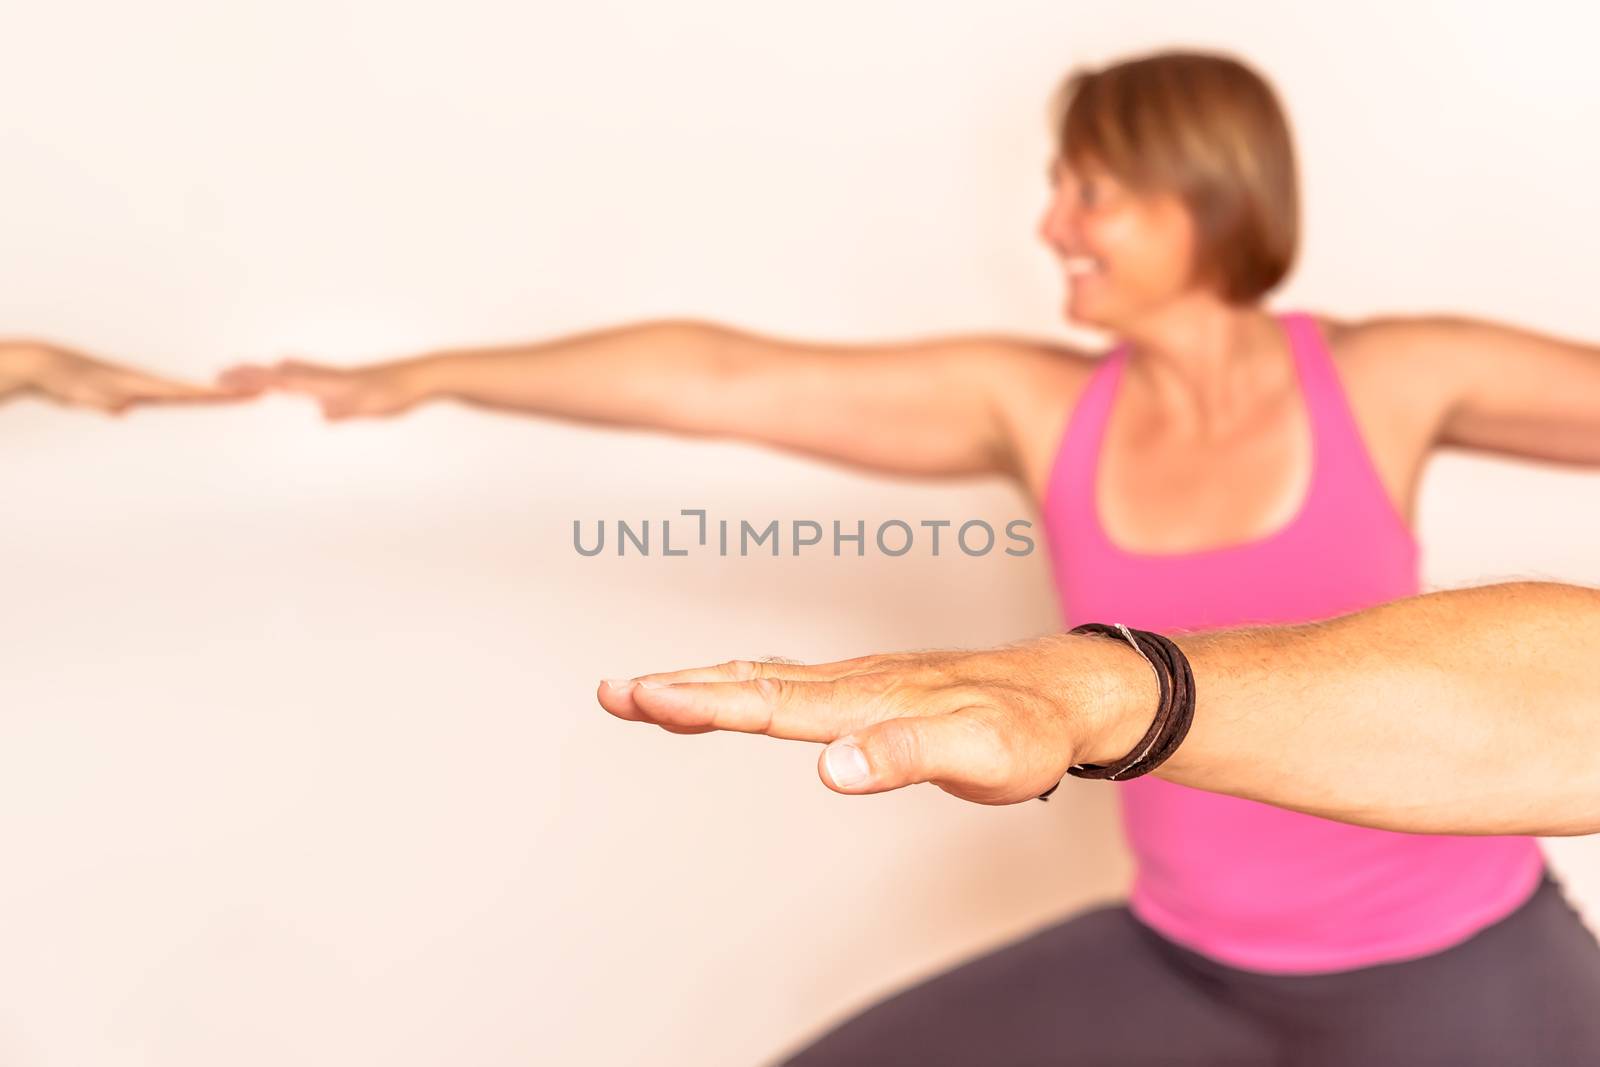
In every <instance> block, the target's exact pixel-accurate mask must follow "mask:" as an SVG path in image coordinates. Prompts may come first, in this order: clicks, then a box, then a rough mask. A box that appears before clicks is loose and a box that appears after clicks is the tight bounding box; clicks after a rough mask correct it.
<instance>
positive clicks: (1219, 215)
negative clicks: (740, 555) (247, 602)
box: [231, 53, 1600, 1067]
mask: <svg viewBox="0 0 1600 1067" xmlns="http://www.w3.org/2000/svg"><path fill="white" fill-rule="evenodd" d="M1060 103H1061V105H1062V106H1061V107H1060V109H1059V116H1058V117H1059V123H1058V126H1057V130H1056V134H1057V151H1056V156H1057V158H1056V162H1055V165H1054V167H1053V168H1052V171H1051V183H1052V197H1051V201H1050V205H1049V209H1048V211H1047V212H1046V214H1045V216H1044V218H1043V220H1042V224H1041V227H1040V233H1041V236H1042V237H1043V238H1044V240H1045V242H1046V243H1047V245H1048V246H1049V247H1050V248H1051V249H1052V250H1053V251H1055V252H1056V253H1057V254H1058V255H1059V256H1060V257H1061V259H1062V261H1063V263H1064V265H1065V267H1066V269H1067V272H1068V274H1069V275H1070V276H1071V295H1070V301H1069V306H1068V308H1067V314H1068V317H1069V318H1071V319H1073V320H1075V321H1077V322H1079V323H1082V324H1086V325H1089V326H1093V327H1098V328H1100V329H1102V330H1104V331H1106V332H1108V333H1110V334H1112V335H1115V336H1117V337H1119V338H1121V343H1120V344H1118V345H1117V346H1116V347H1115V348H1114V349H1113V350H1112V351H1111V352H1110V353H1109V354H1108V355H1106V356H1103V357H1096V356H1092V355H1088V354H1085V353H1080V352H1077V351H1074V350H1073V349H1072V348H1070V347H1068V346H1065V345H1061V344H1056V343H1051V342H1044V341H1028V340H1020V339H1012V338H1001V337H993V336H970V337H954V338H944V339H939V340H934V341H925V342H918V343H912V344H899V345H856V346H847V345H830V344H814V343H813V344H808V343H802V342H797V341H788V340H776V339H772V338H768V337H762V336H758V335H756V334H753V333H749V332H747V331H742V330H737V329H732V328H729V327H725V326H719V325H716V324H711V323H705V322H692V321H677V320H674V321H662V322H651V323H645V324H641V325H637V326H632V327H626V328H619V329H614V330H609V331H600V332H597V333H592V334H587V335H584V336H581V337H575V338H567V339H560V340H556V341H550V342H545V343H541V344H538V345H532V346H527V347H523V348H510V349H497V350H476V351H471V350H468V351H460V352H445V353H435V354H429V355H427V356H423V357H418V358H414V359H409V360H401V361H395V362H390V363H383V364H377V365H373V366H369V367H361V368H333V367H326V366H317V365H313V364H304V363H290V364H283V365H279V366H277V367H273V368H259V367H247V368H238V369H236V370H235V371H234V372H232V378H231V381H232V383H233V384H235V385H237V386H239V387H241V388H245V387H248V388H257V387H262V386H272V387H277V388H283V389H289V390H295V391H301V392H305V393H309V394H312V395H314V396H315V397H317V398H318V399H319V400H320V401H321V403H322V404H323V406H324V408H325V410H326V411H327V413H328V414H330V415H334V416H349V415H370V414H380V413H391V412H395V411H398V410H402V409H405V408H408V407H410V406H413V405H415V404H417V403H420V402H422V401H424V400H428V399H431V398H436V397H451V398H456V399H461V400H465V401H468V402H471V403H479V404H484V405H488V406H493V407H497V408H507V407H510V408H520V409H523V410H526V411H530V412H536V413H547V414H556V415H562V416H567V417H573V418H581V419H588V420H593V421H598V422H604V423H609V424H622V425H631V426H655V427H663V428H670V429H673V430H675V431H679V432H689V433H705V434H713V435H717V436H721V437H735V438H741V439H745V440H750V441H759V442H763V443H767V444H771V445H775V446H779V447H783V448H787V449H792V450H795V451H800V452H804V453H807V454H811V455H817V456H823V457H827V458H829V459H833V460H838V461H843V462H847V463H852V464H855V465H858V466H860V467H863V468H868V469H872V470H880V471H891V472H898V473H918V474H949V475H965V474H973V473H979V472H1004V473H1007V474H1010V475H1013V476H1015V477H1016V478H1017V479H1018V480H1019V482H1021V483H1022V484H1023V485H1024V486H1025V487H1026V488H1027V490H1028V491H1029V492H1030V493H1031V494H1032V495H1033V496H1034V498H1035V499H1036V500H1038V501H1039V503H1040V506H1041V509H1042V512H1043V517H1044V522H1045V528H1046V538H1047V541H1048V544H1049V547H1050V549H1051V555H1052V559H1053V564H1054V574H1055V580H1056V583H1057V586H1058V589H1059V592H1060V597H1061V603H1062V610H1063V615H1064V616H1065V619H1066V621H1067V622H1068V623H1069V624H1075V623H1078V622H1081V621H1088V620H1094V621H1119V622H1124V623H1127V624H1130V625H1133V626H1137V627H1140V628H1144V629H1153V630H1165V631H1173V630H1188V629H1201V628H1206V627H1216V626H1227V625H1236V624H1245V623H1265V622H1289V621H1301V620H1310V619H1315V618H1320V617H1326V616H1330V615H1336V614H1340V613H1343V612H1347V611H1350V610H1352V609H1357V608H1361V607H1364V606H1367V605H1372V604H1376V603H1379V602H1382V601H1385V600H1389V599H1393V598H1396V597H1402V596H1406V595H1409V594H1412V593H1415V592H1417V586H1418V567H1417V545H1416V542H1415V540H1414V539H1413V537H1412V534H1411V532H1410V530H1409V528H1408V520H1407V516H1408V515H1409V514H1410V510H1411V504H1412V497H1413V494H1414V489H1415V485H1416V481H1417V478H1418V474H1419V471H1420V469H1421V467H1422V464H1423V463H1424V461H1425V459H1426V457H1427V456H1428V454H1429V452H1430V451H1431V450H1432V449H1433V448H1435V447H1437V446H1439V445H1443V444H1452V445H1456V446H1461V447H1468V448H1478V449H1484V450H1489V451H1495V452H1502V453H1509V454H1515V455H1520V456H1525V457H1531V458H1542V459H1548V460H1557V461H1566V462H1586V463H1600V350H1597V349H1595V348H1592V347H1587V346H1583V345H1579V344H1573V343H1567V342H1562V341H1558V340H1556V339H1553V338H1549V337H1545V336H1541V335H1537V334H1533V333H1529V332H1525V331H1522V330H1517V329H1513V328H1510V327H1502V326H1497V325H1493V324H1489V323H1484V322H1474V321H1466V320H1459V319H1442V318H1412V319H1392V320H1380V321H1369V322H1364V323H1359V324H1349V325H1344V324H1337V323H1332V322H1327V321H1322V320H1319V319H1316V318H1314V317H1312V316H1309V315H1305V314H1270V313H1268V312H1267V311H1265V310H1263V308H1262V307H1261V301H1262V300H1263V298H1264V297H1265V296H1266V295H1267V294H1268V293H1269V292H1270V291H1271V290H1272V289H1273V288H1274V287H1275V286H1277V284H1278V283H1279V282H1280V281H1281V280H1282V279H1283V278H1284V276H1285V275H1286V274H1287V272H1288V270H1289V268H1290V266H1291V264H1292V261H1293V258H1294V255H1295V251H1296V246H1297V237H1298V189H1297V179H1296V168H1295V163H1294V154H1293V151H1292V146H1291V141H1290V136H1289V131H1288V126H1287V123H1286V121H1285V119H1284V116H1283V114H1282V112H1281V109H1280V108H1279V105H1278V103H1277V100H1276V99H1275V96H1274V94H1273V92H1272V90H1271V89H1270V87H1269V86H1268V85H1267V84H1266V83H1265V82H1264V81H1263V80H1262V79H1261V78H1260V77H1259V76H1258V75H1256V74H1255V73H1254V72H1253V71H1251V70H1249V69H1248V68H1247V67H1245V66H1243V65H1241V64H1239V63H1237V62H1235V61H1233V60H1230V59H1227V58H1223V57H1217V56H1208V55H1196V54H1178V53H1169V54H1162V55H1156V56H1151V57H1146V58H1143V59H1138V60H1133V61H1129V62H1124V63H1119V64H1115V65H1113V66H1110V67H1107V68H1104V69H1102V70H1099V71H1092V72H1082V73H1079V74H1077V75H1075V76H1074V77H1073V78H1071V79H1069V81H1068V82H1067V84H1066V85H1065V86H1064V91H1063V94H1062V97H1061V101H1060ZM1394 713H1395V714H1404V713H1405V709H1403V708H1396V709H1394ZM1117 788H1119V789H1120V791H1121V799H1122V804H1123V811H1124V818H1125V823H1126V829H1127V834H1128V838H1129V841H1130V843H1131V845H1132V848H1133V852H1134V855H1135V858H1136V860H1137V874H1136V879H1135V883H1134V887H1133V893H1132V898H1131V901H1130V903H1129V905H1128V907H1126V908H1112V909H1105V910H1102V911H1097V912H1094V913H1091V914H1089V915H1085V916H1080V917H1078V918H1075V919H1072V920H1069V921H1067V922H1065V923H1063V924H1061V925H1059V926H1056V927H1052V928H1051V929H1049V930H1046V931H1044V932H1042V933H1040V934H1037V935H1034V936H1033V937H1030V938H1027V939H1025V940H1023V941H1021V942H1019V943H1017V944H1015V945H1012V946H1008V947H1006V948H1004V949H1001V950H999V951H997V952H995V953H993V954H991V955H989V956H986V957H984V958H982V959H980V960H977V961H974V962H973V963H970V964H967V965H965V966H963V967H960V968H958V969H956V970H955V971H952V972H950V973H948V974H945V975H942V976H939V977H937V978H935V979H932V980H930V981H928V982H925V983H923V984H921V985H919V986H917V987H915V988H913V989H910V990H907V991H905V992H903V993H901V994H899V995H897V996H895V997H894V998H892V999H890V1000H888V1001H886V1002H884V1003H883V1004H880V1005H878V1006H877V1007H875V1008H873V1009H872V1010H870V1011H868V1012H866V1013H864V1014H863V1015H861V1016H859V1017H857V1018H855V1019H853V1020H851V1021H850V1022H848V1023H846V1024H844V1025H843V1026H841V1027H839V1028H838V1029H836V1030H834V1031H833V1032H832V1033H830V1034H828V1035H827V1036H826V1037H824V1038H822V1039H821V1040H820V1041H818V1042H816V1043H815V1044H813V1045H811V1046H810V1047H808V1048H807V1049H806V1050H805V1051H803V1052H801V1053H799V1054H798V1055H797V1056H796V1057H795V1058H794V1059H793V1060H792V1061H790V1062H791V1063H793V1064H796V1065H806V1067H810V1065H823V1064H829V1065H841V1064H879V1065H881V1064H918V1065H924V1067H926V1065H934V1064H984V1065H997V1067H1000V1065H1004V1067H1016V1065H1025V1064H1029V1065H1031V1064H1040V1065H1044V1064H1212V1063H1219V1064H1220V1063H1227V1064H1258V1063H1259V1064H1336V1063H1337V1064H1352V1065H1353V1064H1362V1065H1373V1064H1388V1063H1393V1064H1432V1063H1440V1064H1444V1063H1448V1064H1452V1065H1461V1064H1478V1063H1483V1064H1523V1063H1527V1064H1535V1063H1537V1064H1546V1065H1547V1064H1567V1063H1571V1064H1578V1063H1585V1064H1595V1063H1600V1010H1597V1009H1600V950H1597V948H1596V946H1595V943H1594V940H1593V938H1592V937H1590V935H1589V934H1588V933H1587V932H1586V931H1585V930H1584V928H1583V926H1582V924H1581V923H1579V922H1578V920H1577V918H1576V917H1575V916H1574V915H1573V913H1572V912H1571V910H1570V909H1568V908H1567V907H1566V906H1565V904H1564V903H1563V902H1562V901H1561V898H1560V894H1559V893H1558V892H1557V891H1556V890H1555V888H1554V887H1553V886H1552V885H1551V883H1550V882H1549V881H1548V880H1547V879H1546V877H1545V875H1544V865H1543V861H1542V858H1541V855H1540V852H1539V848H1538V846H1537V844H1536V843H1535V842H1534V841H1532V840H1530V839H1526V838H1483V837H1479V838H1465V837H1463V838H1445V837H1428V836H1419V835H1405V834H1397V833H1390V832H1385V831H1378V830H1370V829H1361V828H1356V827H1351V826H1345V825H1338V824H1334V823H1331V822H1326V821H1322V820H1319V819H1316V818H1313V817H1310V816H1306V815H1300V814H1295V813H1291V812H1287V811H1282V810H1277V809H1273V808H1268V807H1265V806H1262V805H1259V804H1255V803H1251V802H1248V801H1242V800H1236V799H1230V798H1225V797H1221V796H1217V795H1212V794H1206V793H1201V792H1197V791H1193V790H1190V789H1186V788H1184V787H1181V786H1177V785H1173V784H1171V783H1167V782H1163V781H1159V780H1153V779H1142V780H1140V781H1136V782H1129V783H1126V784H1124V785H1122V786H1119V787H1117ZM1014 873H1015V874H1016V875H1018V876H1020V875H1021V874H1022V873H1024V872H1014Z"/></svg>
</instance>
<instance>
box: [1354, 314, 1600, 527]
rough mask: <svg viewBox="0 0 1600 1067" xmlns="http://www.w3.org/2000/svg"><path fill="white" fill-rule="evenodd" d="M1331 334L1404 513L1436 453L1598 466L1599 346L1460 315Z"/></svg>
mask: <svg viewBox="0 0 1600 1067" xmlns="http://www.w3.org/2000/svg"><path fill="white" fill-rule="evenodd" d="M1324 329H1325V330H1326V332H1327V335H1328V338H1329V341H1330V344H1331V345H1332V347H1333V350H1334V352H1335V356H1336V358H1337V360H1338V364H1339V371H1340V374H1341V376H1342V377H1343V380H1344V384H1345V386H1346V388H1347V389H1348V390H1349V391H1350V394H1351V398H1352V400H1353V401H1354V407H1355V409H1356V414H1357V417H1358V420H1359V422H1360V424H1361V430H1362V435H1363V436H1364V437H1365V439H1366V441H1367V443H1368V445H1369V446H1370V448H1371V450H1372V455H1373V459H1374V460H1375V462H1376V463H1377V465H1378V468H1379V474H1380V476H1381V477H1382V479H1383V481H1384V483H1385V486H1386V488H1387V489H1388V492H1389V495H1390V498H1391V499H1392V500H1393V501H1394V502H1395V504H1396V507H1397V508H1398V509H1399V511H1400V512H1401V513H1402V514H1404V515H1407V516H1409V515H1410V514H1411V512H1412V508H1413V503H1414V500H1415V495H1416V488H1417V483H1418V481H1419V479H1420V476H1421V471H1422V468H1423V465H1424V464H1425V463H1426V461H1427V458H1428V456H1429V455H1430V454H1431V453H1432V452H1433V450H1434V449H1436V448H1461V449H1468V450H1473V451H1481V452H1489V453H1493V454H1497V455H1504V456H1513V457H1518V458H1523V459H1531V460H1536V461H1542V462H1548V463H1560V464H1567V465H1573V466H1579V467H1595V466H1600V346H1596V345H1591V344H1586V343H1582V342H1577V341H1572V340H1567V339H1562V338H1557V337H1552V336H1550V335H1547V334H1543V333H1537V332H1534V331H1530V330H1524V329H1521V328H1518V327H1514V326H1504V325H1500V324H1498V323H1492V322H1483V321H1478V320H1473V319H1466V318H1460V317H1453V316H1410V317H1403V318H1385V319H1372V320H1369V321H1366V322H1360V323H1351V324H1341V323H1324Z"/></svg>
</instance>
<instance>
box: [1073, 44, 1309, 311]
mask: <svg viewBox="0 0 1600 1067" xmlns="http://www.w3.org/2000/svg"><path fill="white" fill-rule="evenodd" d="M1053 118H1054V124H1055V129H1056V143H1057V153H1058V155H1059V156H1060V157H1061V158H1062V159H1063V160H1064V161H1065V162H1067V163H1069V164H1072V165H1074V166H1077V165H1082V164H1083V163H1085V162H1093V163H1098V164H1099V165H1100V166H1103V167H1105V168H1106V169H1107V170H1109V171H1110V172H1111V174H1112V175H1113V176H1114V177H1116V178H1117V180H1118V181H1121V182H1124V183H1126V184H1127V185H1129V186H1130V187H1131V188H1133V189H1135V190H1137V191H1141V192H1168V193H1174V194H1176V195H1177V196H1178V197H1180V198H1181V199H1182V200H1183V202H1184V203H1185V204H1186V205H1187V207H1188V209H1189V213H1190V215H1191V216H1192V217H1193V218H1194V222H1195V229H1196V233H1197V241H1196V250H1195V270H1196V276H1197V278H1199V279H1200V280H1202V281H1204V282H1206V283H1209V284H1211V285H1214V286H1215V287H1216V288H1217V291H1218V292H1219V293H1220V295H1221V296H1222V297H1223V298H1224V299H1226V300H1228V301H1230V302H1232V303H1237V304H1245V303H1250V302H1252V301H1255V300H1257V299H1259V298H1260V297H1262V296H1264V295H1265V294H1266V293H1267V292H1269V291H1270V290H1271V289H1272V288H1273V287H1274V286H1276V285H1277V284H1278V283H1279V282H1281V281H1283V279H1284V277H1285V276H1286V275H1287V274H1288V273H1289V268H1290V267H1291V266H1292V265H1293V263H1294V257H1295V251H1296V249H1297V247H1298V245H1299V239H1300V193H1299V188H1298V185H1299V182H1298V178H1297V176H1296V167H1295V157H1294V144H1293V140H1292V138H1291V137H1290V134H1289V123H1288V120H1287V118H1286V117H1285V116H1284V112H1283V108H1282V107H1281V106H1280V105H1279V103H1278V98H1277V94H1275V93H1274V92H1273V90H1272V87H1271V86H1270V85H1268V84H1267V81H1266V79H1265V78H1263V77H1262V76H1261V75H1259V74H1257V73H1256V72H1255V71H1254V70H1251V69H1250V68H1249V67H1247V66H1245V65H1244V64H1243V63H1241V62H1239V61H1238V60H1236V59H1231V58H1229V57H1227V56H1220V55H1208V54H1204V53H1197V52H1161V53H1157V54H1154V55H1149V56H1142V57H1138V58H1135V59H1130V60H1125V61H1123V62H1121V63H1116V64H1113V65H1111V66H1108V67H1103V68H1101V69H1099V70H1082V69H1081V70H1075V71H1073V72H1072V73H1071V74H1069V75H1068V76H1067V79H1066V81H1065V82H1063V83H1062V86H1061V88H1060V90H1059V91H1058V93H1057V95H1056V100H1055V106H1054V108H1053Z"/></svg>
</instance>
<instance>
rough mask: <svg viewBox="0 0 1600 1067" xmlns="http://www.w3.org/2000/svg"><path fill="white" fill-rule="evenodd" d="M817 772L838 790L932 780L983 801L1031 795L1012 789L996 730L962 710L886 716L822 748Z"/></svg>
mask: <svg viewBox="0 0 1600 1067" xmlns="http://www.w3.org/2000/svg"><path fill="white" fill-rule="evenodd" d="M817 773H818V775H819V776H820V777H821V778H822V781H823V784H825V785H826V786H828V788H830V789H832V790H834V791H835V792H839V793H850V794H863V793H883V792H887V791H889V790H891V789H902V788H904V787H905V786H908V785H917V784H919V783H922V782H933V783H935V784H936V785H938V786H940V787H941V788H943V789H944V790H946V791H947V792H950V793H954V794H955V795H956V796H959V797H961V798H963V799H965V800H973V801H977V802H979V803H986V804H1000V803H1009V802H1011V801H1013V800H1023V799H1027V797H1028V796H1029V795H1031V794H1027V793H1026V792H1025V791H1022V792H1019V791H1018V790H1017V789H1015V788H1014V787H1013V785H1012V782H1011V778H1012V777H1013V774H1012V767H1011V761H1010V759H1009V758H1008V754H1007V750H1006V746H1005V745H1004V744H1003V743H1002V740H1001V737H1000V734H999V733H998V732H997V731H996V730H994V729H993V728H991V727H990V725H989V724H988V722H987V721H986V720H985V719H983V718H982V717H980V716H975V715H971V714H968V713H966V712H963V711H955V712H951V713H949V714H944V715H923V716H917V717H914V718H899V719H890V720H888V721H887V722H881V723H877V724H876V725H873V726H868V727H865V728H863V729H860V730H856V731H855V732H854V733H851V734H849V735H847V736H845V737H841V738H839V739H838V740H837V741H834V742H833V743H832V744H831V745H829V746H828V747H827V748H825V749H823V752H822V756H821V757H820V758H819V760H818V763H817Z"/></svg>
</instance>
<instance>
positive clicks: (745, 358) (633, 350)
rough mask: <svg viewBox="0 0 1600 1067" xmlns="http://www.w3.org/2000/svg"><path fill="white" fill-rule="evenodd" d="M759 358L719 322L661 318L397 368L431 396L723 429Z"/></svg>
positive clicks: (607, 419) (443, 355) (623, 421)
mask: <svg viewBox="0 0 1600 1067" xmlns="http://www.w3.org/2000/svg"><path fill="white" fill-rule="evenodd" d="M753 361H754V359H753V356H752V353H751V351H750V349H749V348H748V347H744V348H738V347H735V346H731V345H729V344H728V343H726V332H725V331H724V330H723V329H722V328H721V327H717V326H714V325H711V324H705V323H696V322H686V321H656V322H646V323H640V324H637V325H631V326H621V327H615V328H611V329H605V330H597V331H593V332H589V333H583V334H577V335H573V336H569V337H563V338H558V339H555V340H551V341H547V342H543V343H539V344H530V345H512V346H503V347H493V348H476V349H459V350H452V351H444V352H438V353H433V354H430V355H426V356H422V357H419V358H417V359H414V360H408V361H404V362H403V363H402V364H399V365H397V366H398V367H400V368H401V369H402V373H404V374H406V375H408V376H410V377H411V378H412V379H413V380H414V381H415V383H416V388H417V389H418V391H419V392H420V393H421V394H422V395H423V396H424V397H425V398H444V397H448V398H452V399H456V400H461V401H465V402H467V403H471V404H478V405H482V406H485V407H496V408H508V409H512V410H517V411H526V412H532V413H537V414H544V415H554V416H559V417H565V418H571V419H577V420H582V421H590V422H599V423H608V424H613V425H630V426H643V427H650V428H657V429H670V430H679V431H683V432H695V433H708V434H715V433H719V432H724V431H725V430H726V429H727V426H726V422H727V420H726V419H725V418H723V417H721V416H720V415H719V413H720V412H722V411H724V410H725V409H726V404H725V401H726V399H727V394H728V392H729V390H730V389H731V388H732V387H733V384H734V383H735V382H736V381H737V380H738V378H739V377H740V376H741V374H742V373H744V372H747V371H748V370H749V369H750V366H749V364H751V363H752V362H753Z"/></svg>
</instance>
